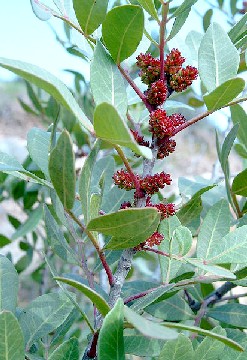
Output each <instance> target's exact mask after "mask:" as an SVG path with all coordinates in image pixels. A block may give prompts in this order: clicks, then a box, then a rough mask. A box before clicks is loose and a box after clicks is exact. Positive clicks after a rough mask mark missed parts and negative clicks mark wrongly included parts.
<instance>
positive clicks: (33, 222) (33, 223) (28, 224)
mask: <svg viewBox="0 0 247 360" xmlns="http://www.w3.org/2000/svg"><path fill="white" fill-rule="evenodd" d="M42 216H43V209H42V206H39V207H37V209H35V210H33V211H32V212H31V215H30V216H29V218H28V219H27V220H26V221H25V222H24V223H23V224H21V225H20V226H19V227H18V228H17V230H16V232H15V233H14V234H13V235H12V240H16V239H18V238H20V237H23V236H25V235H26V234H28V233H30V232H31V231H33V230H34V229H35V228H36V227H37V225H38V223H39V222H40V220H41V219H42Z"/></svg>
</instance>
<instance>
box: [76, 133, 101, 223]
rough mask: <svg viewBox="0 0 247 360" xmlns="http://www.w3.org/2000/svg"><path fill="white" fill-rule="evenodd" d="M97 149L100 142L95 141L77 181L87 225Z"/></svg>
mask: <svg viewBox="0 0 247 360" xmlns="http://www.w3.org/2000/svg"><path fill="white" fill-rule="evenodd" d="M99 149H100V140H97V141H96V142H95V143H94V147H93V149H92V150H91V152H90V154H89V155H88V157H87V158H86V160H85V162H84V165H83V167H82V170H81V175H80V179H79V194H80V198H81V206H82V213H83V215H84V222H85V224H87V223H88V214H89V206H90V197H91V182H92V174H93V167H94V164H95V162H96V157H97V154H98V152H99Z"/></svg>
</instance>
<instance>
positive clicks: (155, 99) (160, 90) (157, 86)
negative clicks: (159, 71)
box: [145, 80, 168, 106]
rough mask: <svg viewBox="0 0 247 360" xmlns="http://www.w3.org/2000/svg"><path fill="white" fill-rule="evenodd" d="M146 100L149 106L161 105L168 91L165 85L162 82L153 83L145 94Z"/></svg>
mask: <svg viewBox="0 0 247 360" xmlns="http://www.w3.org/2000/svg"><path fill="white" fill-rule="evenodd" d="M145 95H146V98H147V99H148V102H149V104H152V105H158V106H159V105H162V104H163V103H164V102H165V100H166V98H167V95H168V89H167V86H166V83H165V82H164V81H163V80H158V81H155V82H154V83H152V84H151V85H150V87H149V88H148V90H147V91H146V92H145Z"/></svg>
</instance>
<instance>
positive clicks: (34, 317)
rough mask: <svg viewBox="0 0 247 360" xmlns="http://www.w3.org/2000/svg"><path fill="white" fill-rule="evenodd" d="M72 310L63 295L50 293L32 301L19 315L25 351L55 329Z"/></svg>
mask: <svg viewBox="0 0 247 360" xmlns="http://www.w3.org/2000/svg"><path fill="white" fill-rule="evenodd" d="M73 309H74V305H73V304H72V302H71V301H70V300H69V299H68V297H67V296H66V295H65V294H64V293H51V294H45V295H42V296H39V297H38V298H36V299H35V300H33V301H32V302H31V303H30V304H29V305H28V306H27V307H26V308H25V309H24V311H23V312H22V313H21V314H20V317H19V323H20V325H21V328H22V331H23V334H24V338H25V343H26V349H29V348H30V347H31V346H32V344H33V343H34V342H35V341H37V340H38V339H40V338H42V337H44V336H46V335H48V334H49V333H50V332H52V331H54V330H55V329H57V328H58V327H59V326H60V325H61V324H62V323H63V322H64V321H65V320H66V318H67V317H68V316H69V314H70V313H71V311H72V310H73Z"/></svg>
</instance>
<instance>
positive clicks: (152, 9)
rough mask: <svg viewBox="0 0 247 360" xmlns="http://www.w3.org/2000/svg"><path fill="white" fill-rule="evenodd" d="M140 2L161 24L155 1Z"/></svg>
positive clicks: (144, 0)
mask: <svg viewBox="0 0 247 360" xmlns="http://www.w3.org/2000/svg"><path fill="white" fill-rule="evenodd" d="M138 2H139V4H140V5H141V6H142V7H143V9H144V10H146V11H147V12H148V13H149V14H150V15H151V16H152V17H153V18H154V19H155V20H157V21H158V22H159V17H158V14H157V11H156V9H155V6H154V1H153V0H138Z"/></svg>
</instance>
